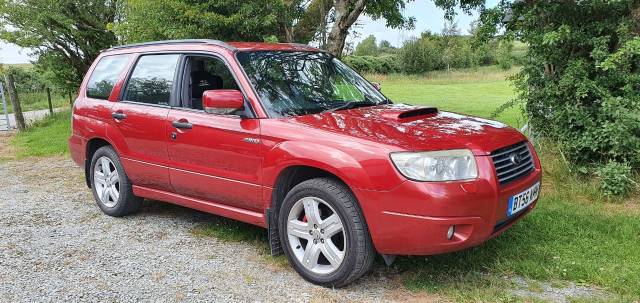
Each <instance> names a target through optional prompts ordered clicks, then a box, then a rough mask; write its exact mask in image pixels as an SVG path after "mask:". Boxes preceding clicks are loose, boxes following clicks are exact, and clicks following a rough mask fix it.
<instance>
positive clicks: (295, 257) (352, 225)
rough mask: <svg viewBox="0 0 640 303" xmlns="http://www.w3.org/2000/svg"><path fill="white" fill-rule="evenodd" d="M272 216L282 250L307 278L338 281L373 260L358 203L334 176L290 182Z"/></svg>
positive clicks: (317, 281) (350, 278)
mask: <svg viewBox="0 0 640 303" xmlns="http://www.w3.org/2000/svg"><path fill="white" fill-rule="evenodd" d="M278 221H279V222H278V224H279V225H278V229H279V232H280V239H281V243H283V244H284V245H283V246H284V252H285V254H286V256H287V258H288V259H289V262H290V263H291V264H292V265H293V267H294V269H295V270H296V271H297V272H298V273H299V274H300V275H301V276H302V277H303V278H305V279H306V280H307V281H310V282H312V283H315V284H319V285H322V286H328V287H341V286H344V285H347V284H349V283H351V282H352V281H354V280H356V279H358V278H360V277H361V276H362V275H364V274H365V273H367V272H368V271H369V270H370V269H371V267H372V265H373V260H374V257H375V251H374V249H373V244H372V243H371V238H370V235H369V231H368V229H367V225H366V222H365V221H364V218H363V216H362V212H361V210H360V207H359V205H358V203H357V201H356V199H355V197H354V196H353V194H352V193H351V191H350V190H349V188H348V187H347V186H345V185H344V184H342V183H341V182H338V181H337V180H334V179H329V178H318V179H312V180H308V181H304V182H302V183H300V184H298V185H296V186H295V187H294V188H293V189H292V190H291V191H290V192H289V193H288V194H287V196H286V197H285V200H284V202H283V204H282V207H281V208H280V213H279V220H278Z"/></svg>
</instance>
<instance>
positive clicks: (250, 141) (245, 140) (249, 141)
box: [242, 138, 260, 144]
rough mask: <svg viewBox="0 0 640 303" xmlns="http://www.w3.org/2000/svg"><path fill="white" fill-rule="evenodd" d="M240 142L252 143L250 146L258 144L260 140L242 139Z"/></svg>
mask: <svg viewBox="0 0 640 303" xmlns="http://www.w3.org/2000/svg"><path fill="white" fill-rule="evenodd" d="M242 141H244V142H247V143H252V144H260V139H256V138H244V139H242Z"/></svg>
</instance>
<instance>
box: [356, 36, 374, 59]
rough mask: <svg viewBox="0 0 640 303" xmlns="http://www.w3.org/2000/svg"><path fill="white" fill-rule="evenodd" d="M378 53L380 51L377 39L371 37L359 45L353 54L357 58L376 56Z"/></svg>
mask: <svg viewBox="0 0 640 303" xmlns="http://www.w3.org/2000/svg"><path fill="white" fill-rule="evenodd" d="M378 52H379V50H378V45H377V44H376V37H374V36H373V35H369V36H368V37H367V38H365V39H364V40H362V41H360V43H358V45H357V46H356V50H355V51H354V52H353V54H354V55H356V56H375V55H377V54H378Z"/></svg>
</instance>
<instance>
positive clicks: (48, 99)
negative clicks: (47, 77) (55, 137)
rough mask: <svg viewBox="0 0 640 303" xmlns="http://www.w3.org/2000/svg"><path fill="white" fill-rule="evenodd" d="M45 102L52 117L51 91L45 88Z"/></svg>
mask: <svg viewBox="0 0 640 303" xmlns="http://www.w3.org/2000/svg"><path fill="white" fill-rule="evenodd" d="M47 101H48V102H49V113H50V114H52V115H53V104H51V89H49V88H48V87H47Z"/></svg>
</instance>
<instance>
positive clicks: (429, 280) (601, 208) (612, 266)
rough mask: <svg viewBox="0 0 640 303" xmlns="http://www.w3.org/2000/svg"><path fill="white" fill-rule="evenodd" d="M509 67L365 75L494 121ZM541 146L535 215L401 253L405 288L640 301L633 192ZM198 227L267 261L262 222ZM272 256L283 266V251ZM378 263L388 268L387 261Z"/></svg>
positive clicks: (401, 94)
mask: <svg viewBox="0 0 640 303" xmlns="http://www.w3.org/2000/svg"><path fill="white" fill-rule="evenodd" d="M512 72H514V70H512V71H507V72H504V71H500V70H498V69H495V68H481V69H478V70H467V71H458V72H451V73H446V72H442V73H433V74H428V75H425V76H401V75H389V76H375V75H370V76H368V77H369V79H370V80H372V81H377V82H381V83H382V88H383V92H384V93H385V94H386V95H387V96H388V97H389V98H391V99H392V100H393V101H396V102H406V103H412V104H430V105H434V106H437V107H439V108H440V109H442V110H450V111H455V112H461V113H468V114H473V115H478V116H483V117H488V116H489V115H490V114H491V113H492V112H493V111H494V110H495V108H497V107H498V106H500V105H501V104H503V103H504V102H505V101H507V100H509V99H510V98H512V97H513V95H514V92H513V90H512V88H511V86H510V85H509V83H508V82H507V81H505V80H504V77H505V76H506V75H508V74H509V73H512ZM520 117H521V115H520V111H519V110H518V109H511V110H509V111H507V112H506V113H505V114H503V115H502V116H500V117H499V119H500V120H502V121H504V122H506V123H509V124H511V125H514V126H518V125H520V124H521V123H522V119H521V118H520ZM68 135H69V113H68V112H65V113H60V114H56V115H54V116H52V117H50V118H48V119H47V120H45V121H43V122H41V123H39V124H38V125H36V126H35V127H34V128H32V129H31V130H29V131H28V132H25V133H23V134H20V135H18V136H17V137H16V138H15V139H14V140H13V144H14V145H15V146H16V148H17V149H18V153H19V155H21V156H33V155H35V156H40V155H49V154H60V153H64V152H65V151H66V138H67V137H68ZM536 148H537V149H538V151H539V153H540V155H541V158H542V164H543V167H544V177H543V180H544V181H543V190H542V195H541V199H540V201H539V203H538V207H537V208H536V209H535V211H533V212H532V213H531V215H529V216H528V217H526V218H525V219H524V220H522V221H521V222H520V223H518V224H517V225H515V226H514V227H513V228H511V229H510V230H508V231H507V232H505V233H504V234H503V235H501V236H500V237H497V238H495V239H493V240H490V241H488V242H487V243H485V244H484V245H482V246H479V247H476V248H473V249H469V250H466V251H462V252H458V253H451V254H445V255H440V256H432V257H401V258H398V260H397V263H396V264H395V265H394V266H395V267H396V268H397V270H398V271H399V277H400V278H401V280H402V281H403V283H404V285H405V286H406V287H407V288H408V289H411V290H414V291H427V292H430V293H435V294H438V295H441V296H444V297H446V298H449V299H451V300H452V301H475V302H486V301H492V302H493V301H504V302H512V301H520V300H522V299H518V298H514V297H513V295H512V294H511V293H510V289H512V288H513V287H514V286H513V282H511V280H510V279H509V278H505V277H515V276H518V277H524V278H525V279H529V280H531V281H546V282H551V283H552V285H558V286H559V287H560V286H563V285H566V284H567V282H573V283H577V284H584V285H588V286H592V287H598V288H602V289H604V290H606V291H607V292H610V293H611V294H612V297H610V298H608V300H611V301H628V302H633V301H636V302H637V300H640V274H639V273H640V244H639V243H640V203H639V202H638V198H637V196H636V198H631V199H629V200H627V201H618V202H616V203H611V202H605V200H604V198H603V197H602V196H601V195H600V194H599V193H598V190H597V185H596V183H595V182H594V180H588V179H582V178H580V177H579V176H576V175H574V174H572V173H571V172H570V166H569V165H568V164H567V163H565V162H564V161H563V160H562V157H561V155H560V152H559V151H558V150H557V149H556V146H555V145H554V144H552V143H549V142H544V141H543V142H538V144H537V147H536ZM193 233H194V234H195V235H197V236H213V237H217V238H220V239H223V240H227V241H244V242H250V243H256V244H257V245H258V247H259V248H260V251H261V252H262V254H263V255H265V257H266V259H269V260H271V258H270V257H268V253H267V243H266V233H265V231H264V230H262V229H259V228H257V227H253V226H250V225H246V224H242V223H238V222H235V221H231V220H227V219H222V218H221V219H220V220H218V221H216V222H212V223H211V224H207V225H203V226H201V227H199V228H197V229H195V230H194V231H193ZM273 260H275V262H276V263H279V264H281V263H284V259H283V258H281V257H280V258H276V259H273ZM377 266H378V270H381V271H385V269H384V266H383V265H382V264H381V262H378V265H377ZM533 288H534V290H535V287H533ZM525 300H527V301H536V299H533V298H529V299H525ZM573 300H578V299H576V298H574V299H573ZM583 300H584V299H583ZM586 301H591V300H589V299H587V300H586Z"/></svg>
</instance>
